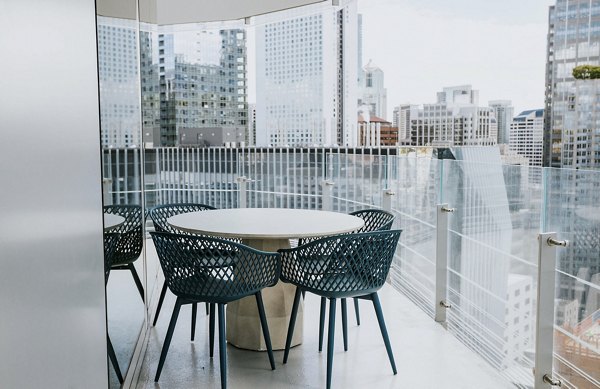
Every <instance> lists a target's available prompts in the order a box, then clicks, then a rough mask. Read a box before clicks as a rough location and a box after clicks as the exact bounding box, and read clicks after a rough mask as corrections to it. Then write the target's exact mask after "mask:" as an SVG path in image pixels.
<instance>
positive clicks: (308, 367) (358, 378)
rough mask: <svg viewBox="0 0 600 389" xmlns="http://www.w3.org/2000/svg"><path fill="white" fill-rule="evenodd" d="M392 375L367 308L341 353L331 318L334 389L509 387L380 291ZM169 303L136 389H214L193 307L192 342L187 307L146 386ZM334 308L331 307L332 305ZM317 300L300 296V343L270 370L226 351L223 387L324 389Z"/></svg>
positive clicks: (409, 307)
mask: <svg viewBox="0 0 600 389" xmlns="http://www.w3.org/2000/svg"><path fill="white" fill-rule="evenodd" d="M380 298H381V301H382V305H383V311H384V315H385V318H386V323H387V327H388V331H389V334H390V338H391V342H392V347H393V350H394V356H395V359H396V365H397V367H398V374H397V375H396V376H394V375H393V374H392V370H391V368H390V364H389V361H388V358H387V354H386V351H385V347H384V345H383V340H382V338H381V334H380V332H379V327H378V325H377V319H376V317H375V314H374V311H373V308H372V306H370V304H369V303H368V302H366V301H361V302H360V304H361V319H362V324H361V325H360V326H356V323H355V320H354V309H353V307H352V306H351V305H352V304H349V308H348V318H349V329H348V332H349V336H348V337H349V350H348V351H347V352H344V349H343V343H342V333H341V314H340V313H339V308H338V317H337V318H336V319H337V321H336V324H337V328H336V340H335V356H334V367H333V387H334V388H348V389H350V388H360V389H364V388H372V389H375V388H377V389H378V388H436V389H437V388H446V389H447V388H461V389H465V388H474V389H475V388H477V389H480V388H486V389H494V388H509V387H512V386H511V385H510V384H509V383H508V382H507V381H506V380H505V379H504V378H502V377H501V376H500V375H499V374H498V373H497V372H496V371H495V370H494V369H492V368H491V367H490V366H488V365H487V364H486V363H485V362H484V361H483V360H481V359H480V358H479V357H478V356H477V355H475V354H474V353H473V352H472V351H470V350H468V349H467V348H466V347H465V346H464V345H462V344H461V343H460V342H459V341H458V340H457V339H456V338H454V337H453V336H452V335H451V334H449V333H448V332H446V330H445V329H444V328H443V327H442V326H440V325H439V324H437V323H435V322H434V321H433V320H432V319H431V318H430V317H428V316H427V315H425V313H423V312H422V311H421V310H420V309H419V308H417V307H416V306H415V305H414V304H413V303H412V302H410V301H409V300H408V299H407V298H405V297H404V296H403V295H401V294H400V293H398V292H396V291H395V290H393V289H392V288H391V287H390V286H386V287H384V288H383V289H382V290H381V291H380ZM174 301H175V298H174V296H173V295H172V294H171V293H168V294H167V299H166V300H165V305H164V306H163V311H162V312H161V316H160V318H159V321H158V323H157V326H156V327H155V328H153V329H152V330H151V332H150V336H149V344H148V349H147V351H146V354H145V357H144V360H143V364H142V367H141V372H140V376H139V380H138V384H137V387H138V388H165V389H166V388H219V387H220V375H219V356H218V346H217V343H216V344H215V357H214V358H212V359H211V358H209V356H208V330H207V329H208V316H204V307H203V306H199V310H198V313H199V315H198V322H197V328H196V340H195V341H194V342H190V338H189V336H190V317H191V307H190V306H189V305H186V306H184V307H183V308H182V310H181V313H180V316H179V320H178V323H177V327H176V329H175V334H174V336H173V341H172V343H171V347H170V349H169V353H168V355H167V359H166V362H165V365H164V368H163V371H162V375H161V378H160V381H159V382H158V383H154V375H155V373H156V368H157V365H158V358H159V355H160V350H161V347H162V343H163V340H164V337H165V333H166V330H167V326H168V322H169V318H170V315H171V312H172V307H173V303H174ZM338 306H339V304H338ZM318 322H319V298H318V297H316V296H314V295H311V294H307V295H306V301H305V314H304V342H303V344H302V345H300V346H298V347H295V348H293V349H292V350H291V352H290V357H289V360H288V363H287V364H286V365H283V364H282V359H283V351H276V352H275V362H276V368H277V369H276V370H275V371H272V370H271V369H270V367H269V362H268V358H267V355H266V353H264V352H253V351H246V350H240V349H237V348H235V347H233V346H228V348H227V353H228V384H229V387H230V388H253V389H258V388H267V387H271V388H322V387H325V376H326V352H322V353H319V352H318V345H317V343H318Z"/></svg>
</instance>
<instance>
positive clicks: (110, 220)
mask: <svg viewBox="0 0 600 389" xmlns="http://www.w3.org/2000/svg"><path fill="white" fill-rule="evenodd" d="M124 222H125V218H124V217H123V216H119V215H115V214H113V213H105V214H104V231H106V232H110V231H111V230H112V229H114V228H116V227H118V226H120V225H121V224H123V223H124Z"/></svg>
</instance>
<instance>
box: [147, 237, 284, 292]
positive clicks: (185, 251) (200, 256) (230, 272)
mask: <svg viewBox="0 0 600 389" xmlns="http://www.w3.org/2000/svg"><path fill="white" fill-rule="evenodd" d="M150 234H151V235H152V239H153V240H154V246H155V247H156V252H157V253H158V258H159V261H160V265H161V267H162V269H163V273H164V275H165V281H166V283H167V285H168V287H169V289H170V290H171V292H173V294H175V295H176V296H178V297H182V298H188V299H191V300H198V301H205V302H214V303H226V302H229V301H233V300H237V299H240V298H242V297H245V296H249V295H252V294H254V293H256V292H258V291H260V290H261V289H263V288H265V287H269V286H273V285H275V284H276V283H277V281H278V280H279V274H280V271H281V261H280V255H279V254H278V253H268V252H264V251H259V250H255V249H253V248H251V247H248V246H245V245H242V244H239V243H235V242H232V241H230V240H225V239H217V238H210V237H206V236H195V235H182V234H171V233H167V232H151V233H150Z"/></svg>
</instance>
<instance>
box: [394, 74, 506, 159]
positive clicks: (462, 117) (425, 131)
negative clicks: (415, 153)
mask: <svg viewBox="0 0 600 389" xmlns="http://www.w3.org/2000/svg"><path fill="white" fill-rule="evenodd" d="M478 104H479V91H477V90H473V89H472V88H471V86H470V85H461V86H455V87H448V88H444V89H443V91H442V92H438V94H437V102H436V103H434V104H424V105H423V108H421V109H419V108H418V107H417V106H414V105H409V104H406V105H402V106H400V107H397V108H396V110H395V120H396V122H397V123H398V124H397V125H398V129H399V133H400V134H399V137H400V139H410V141H409V142H410V143H408V144H410V145H412V146H437V147H450V146H489V145H495V144H496V143H497V136H498V124H497V121H496V116H495V113H494V109H493V108H490V107H480V106H479V105H478ZM409 123H410V127H409Z"/></svg>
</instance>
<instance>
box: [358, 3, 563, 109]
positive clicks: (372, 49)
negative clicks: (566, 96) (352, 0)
mask: <svg viewBox="0 0 600 389" xmlns="http://www.w3.org/2000/svg"><path fill="white" fill-rule="evenodd" d="M552 4H553V2H552V1H549V0H542V1H536V2H532V3H529V2H524V3H523V2H518V1H516V0H508V1H507V2H505V3H504V4H503V7H497V4H495V3H493V2H469V1H467V0H459V1H453V2H444V1H440V0H427V1H415V0H394V1H391V0H373V1H369V2H367V1H364V0H358V12H359V13H360V14H362V15H363V21H362V23H363V31H362V34H363V53H364V54H363V58H362V61H363V63H367V62H369V60H370V59H371V60H373V63H374V64H376V65H377V66H378V67H380V68H381V69H382V70H383V71H384V73H385V77H386V85H385V87H386V88H387V89H388V113H391V112H393V107H394V106H397V105H400V104H406V103H411V104H419V103H423V102H427V101H429V100H428V99H430V97H431V96H433V95H434V93H435V92H436V91H437V90H439V89H440V88H441V87H443V86H448V85H464V84H470V85H476V86H477V88H478V89H479V90H480V91H481V95H480V99H481V101H482V102H487V101H489V100H511V101H512V102H513V106H514V107H515V111H516V112H520V111H523V110H527V109H537V108H543V107H544V74H545V64H546V40H547V33H548V8H549V6H550V5H552ZM516 9H518V10H519V12H518V13H516V12H514V11H515V10H516ZM391 25H393V26H395V28H394V30H395V31H396V33H395V34H390V33H389V27H390V26H391ZM382 36H385V39H381V37H382ZM390 48H393V51H391V50H390ZM387 119H390V118H387Z"/></svg>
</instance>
